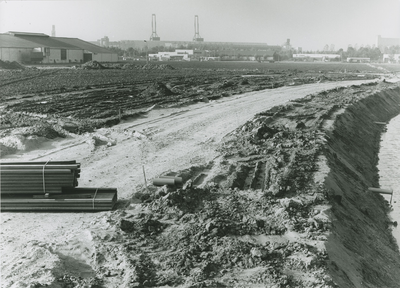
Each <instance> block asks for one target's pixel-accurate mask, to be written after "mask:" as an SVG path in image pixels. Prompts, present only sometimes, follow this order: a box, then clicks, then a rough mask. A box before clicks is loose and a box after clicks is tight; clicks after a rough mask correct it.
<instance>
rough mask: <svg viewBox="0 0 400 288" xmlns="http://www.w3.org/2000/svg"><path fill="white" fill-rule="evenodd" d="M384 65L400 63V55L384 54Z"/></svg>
mask: <svg viewBox="0 0 400 288" xmlns="http://www.w3.org/2000/svg"><path fill="white" fill-rule="evenodd" d="M383 62H384V63H400V54H383Z"/></svg>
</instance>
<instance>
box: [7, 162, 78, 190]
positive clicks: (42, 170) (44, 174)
mask: <svg viewBox="0 0 400 288" xmlns="http://www.w3.org/2000/svg"><path fill="white" fill-rule="evenodd" d="M80 171H81V169H80V164H79V163H76V161H62V162H50V161H49V162H9V163H0V180H1V181H0V182H1V184H0V189H1V194H38V193H44V194H45V193H61V188H62V187H76V186H78V179H77V178H79V177H80Z"/></svg>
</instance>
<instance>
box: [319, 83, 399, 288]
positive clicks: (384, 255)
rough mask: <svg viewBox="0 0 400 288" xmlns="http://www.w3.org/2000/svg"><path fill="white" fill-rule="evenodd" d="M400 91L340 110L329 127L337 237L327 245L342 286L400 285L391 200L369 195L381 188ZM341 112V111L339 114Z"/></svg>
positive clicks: (328, 184)
mask: <svg viewBox="0 0 400 288" xmlns="http://www.w3.org/2000/svg"><path fill="white" fill-rule="evenodd" d="M399 93H400V89H399V88H398V87H396V88H392V89H388V90H384V91H381V92H377V93H376V94H373V95H370V96H369V97H366V98H364V99H362V100H361V101H359V102H357V103H355V104H353V105H351V106H349V107H348V108H347V109H346V110H344V109H343V110H340V107H338V109H337V112H338V113H337V115H333V116H336V117H335V118H336V121H335V122H334V125H333V127H328V126H329V125H328V124H329V123H328V122H329V120H328V121H327V122H326V123H325V128H326V129H327V130H328V131H327V135H328V143H327V144H328V145H327V146H326V147H327V148H326V150H325V153H324V155H325V156H326V157H327V162H326V163H327V165H328V166H329V169H330V172H329V174H328V177H327V178H326V180H325V187H326V189H327V193H328V196H329V199H331V201H330V202H331V203H332V209H331V211H332V233H331V234H330V236H329V238H328V241H327V243H326V248H327V253H328V255H329V259H330V261H329V268H330V273H331V276H332V278H333V280H334V281H335V282H336V283H337V284H338V285H339V287H380V288H383V287H399V283H400V274H399V273H398V272H399V269H400V253H399V251H398V247H397V244H396V241H395V240H394V238H393V236H392V235H391V233H390V229H388V228H389V227H390V224H391V223H389V219H388V217H387V213H388V211H389V207H388V205H387V202H386V201H384V200H383V197H382V196H381V195H379V194H373V193H371V192H366V191H367V188H368V187H379V184H378V183H379V181H378V180H379V179H378V171H377V168H376V165H377V162H378V158H377V153H378V151H379V140H380V134H381V132H382V131H383V129H384V126H383V125H379V124H377V123H376V122H387V121H389V120H390V119H391V118H392V117H394V116H396V115H397V114H399V113H400V95H399ZM334 114H335V113H334Z"/></svg>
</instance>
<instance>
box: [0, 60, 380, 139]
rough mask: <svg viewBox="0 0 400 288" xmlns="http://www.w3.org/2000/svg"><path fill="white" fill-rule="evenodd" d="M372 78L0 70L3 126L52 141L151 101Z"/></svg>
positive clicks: (244, 71)
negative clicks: (46, 129)
mask: <svg viewBox="0 0 400 288" xmlns="http://www.w3.org/2000/svg"><path fill="white" fill-rule="evenodd" d="M165 63H168V64H165ZM376 73H382V70H380V69H377V68H374V67H371V66H368V65H366V64H348V63H254V62H162V63H161V62H160V63H156V64H153V63H151V64H146V63H143V62H134V63H128V64H110V65H109V66H102V65H100V64H99V63H93V62H91V63H88V64H84V65H82V66H80V67H73V68H69V69H65V68H64V69H62V68H55V69H37V68H34V67H33V68H28V69H23V70H0V99H1V102H2V103H3V106H2V107H1V109H2V119H1V120H2V121H1V128H2V130H3V131H2V133H3V136H4V132H5V131H4V129H7V128H17V127H27V126H34V127H36V126H43V125H48V123H50V124H51V126H52V127H53V129H55V130H56V131H58V132H57V133H54V134H55V135H57V134H58V135H57V136H62V134H63V133H62V131H63V130H67V131H69V132H73V133H83V132H87V131H92V130H93V129H95V128H99V127H103V126H112V125H114V124H117V123H119V122H120V121H121V120H122V119H127V118H131V117H137V116H139V115H140V114H141V113H144V112H145V111H146V110H147V109H148V108H150V107H152V106H153V105H155V104H157V105H158V106H160V107H170V106H173V105H185V104H190V103H193V102H199V101H205V102H207V101H209V100H214V99H218V98H221V97H228V96H231V95H235V94H241V93H245V92H250V91H258V90H263V89H273V88H278V87H282V86H291V85H302V84H308V83H316V82H326V81H341V80H351V79H369V78H374V77H376V75H375V74H376ZM43 117H46V119H45V120H43V119H44V118H43ZM43 121H45V123H46V124H43ZM55 126H57V127H55ZM35 129H36V130H38V128H35ZM39 130H43V129H39ZM39 134H40V133H39ZM39 136H45V137H48V136H49V135H39Z"/></svg>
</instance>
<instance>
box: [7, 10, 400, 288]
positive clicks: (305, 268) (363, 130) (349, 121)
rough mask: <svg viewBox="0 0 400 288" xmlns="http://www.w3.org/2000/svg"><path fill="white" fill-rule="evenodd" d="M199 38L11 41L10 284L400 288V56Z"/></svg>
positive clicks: (12, 37) (10, 37)
mask: <svg viewBox="0 0 400 288" xmlns="http://www.w3.org/2000/svg"><path fill="white" fill-rule="evenodd" d="M247 6H248V5H245V6H244V7H247ZM196 13H197V12H196ZM199 14H200V13H199ZM99 15H100V14H99ZM130 16H131V15H130ZM88 19H89V18H88ZM189 24H190V25H191V23H189ZM183 25H184V24H183ZM193 27H194V33H193V34H192V35H189V36H188V41H167V40H164V39H163V35H161V34H159V31H157V20H156V14H152V15H151V34H150V33H149V34H150V37H149V38H147V39H142V40H123V41H116V42H112V41H109V38H108V37H107V36H105V37H104V38H102V39H100V40H98V41H97V42H96V43H89V42H87V41H83V40H81V39H78V38H69V37H56V32H55V25H53V26H52V32H51V36H49V35H46V34H44V33H30V32H18V31H9V32H7V33H3V34H0V101H1V105H0V195H1V201H0V209H1V214H0V215H1V217H0V225H1V230H0V255H1V258H0V261H1V273H0V276H1V279H0V287H1V288H26V287H29V288H41V287H51V288H119V287H139V288H142V287H163V288H171V287H177V288H206V287H209V288H214V287H234V288H242V287H254V288H266V287H268V288H309V287H314V288H342V287H345V288H398V287H399V283H400V273H398V272H399V271H400V251H399V243H400V227H397V226H398V221H399V217H400V205H399V204H398V203H400V193H399V189H398V187H399V185H400V183H399V182H396V179H399V177H397V175H400V170H399V169H398V162H396V161H398V160H397V159H398V157H397V154H398V153H397V150H398V147H399V146H398V144H397V143H398V141H399V140H398V139H399V138H398V129H399V128H398V127H400V121H399V119H400V118H399V115H400V65H398V64H396V61H397V60H396V59H397V58H396V57H397V56H396V57H394V56H393V57H389V56H388V57H386V58H387V60H386V62H388V63H393V64H387V63H378V61H376V60H377V58H376V59H374V60H375V61H371V59H370V58H369V57H358V56H357V55H353V56H352V57H342V56H343V55H342V54H343V53H341V54H337V53H333V52H332V53H330V54H329V53H328V52H327V53H313V54H311V53H305V54H304V53H302V49H301V48H300V47H298V48H294V47H292V44H291V42H290V39H285V40H286V42H285V43H284V44H282V45H269V44H267V43H244V42H243V43H242V42H208V41H206V40H207V36H205V35H203V33H200V18H199V15H194V22H193ZM146 31H147V30H146ZM101 35H103V34H101ZM110 35H111V34H110ZM378 40H379V41H380V42H382V43H383V44H382V45H383V46H384V44H385V43H389V44H390V43H397V42H396V41H395V40H393V39H389V38H388V39H386V40H385V39H384V38H382V37H380V36H379V38H378ZM112 48H118V49H123V50H126V51H127V50H128V49H130V51H131V52H132V55H130V56H129V59H124V60H123V61H121V58H119V57H121V55H120V54H117V52H116V50H113V49H112ZM332 50H333V49H332ZM278 52H280V53H281V54H285V53H286V54H287V55H289V54H290V55H291V56H290V59H291V60H294V61H282V60H285V59H282V58H281V56H280V54H279V53H278ZM135 53H136V54H135ZM377 55H378V56H377V57H381V53H379V54H377ZM396 55H397V54H396ZM381 58H382V60H383V61H381V62H384V59H386V58H385V56H382V57H381ZM392 120H395V122H392ZM393 123H394V124H393ZM396 136H397V138H395V137H396ZM391 137H393V138H391ZM389 138H390V139H389ZM388 139H389V140H388ZM393 139H395V140H393ZM384 140H385V141H384ZM396 173H398V174H396ZM394 178H396V179H394Z"/></svg>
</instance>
